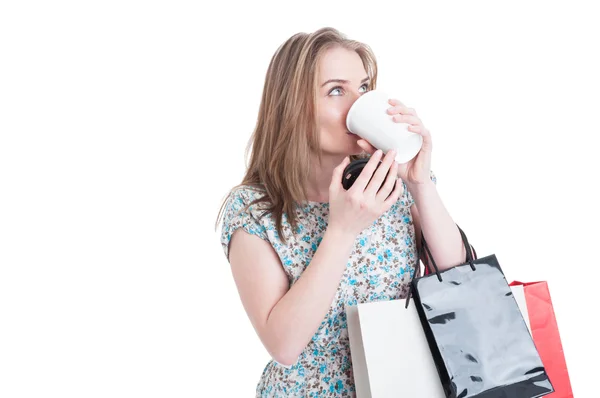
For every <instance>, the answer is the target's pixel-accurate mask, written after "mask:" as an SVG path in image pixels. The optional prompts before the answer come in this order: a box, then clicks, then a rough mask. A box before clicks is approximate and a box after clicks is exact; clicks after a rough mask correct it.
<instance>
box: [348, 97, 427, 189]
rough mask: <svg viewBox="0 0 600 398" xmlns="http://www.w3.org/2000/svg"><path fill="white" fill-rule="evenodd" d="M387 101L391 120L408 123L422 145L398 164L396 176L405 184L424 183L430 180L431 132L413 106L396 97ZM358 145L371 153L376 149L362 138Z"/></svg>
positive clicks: (409, 128)
mask: <svg viewBox="0 0 600 398" xmlns="http://www.w3.org/2000/svg"><path fill="white" fill-rule="evenodd" d="M388 102H389V104H390V105H391V107H390V108H389V109H388V110H387V113H388V114H389V115H390V116H391V117H392V120H393V121H394V122H396V123H407V124H409V126H408V130H409V131H411V132H413V133H417V134H419V135H421V136H422V137H423V145H422V146H421V149H420V150H419V153H418V154H417V156H415V157H414V158H412V159H411V160H409V161H408V162H407V163H402V164H399V165H398V177H400V178H401V179H402V180H403V181H404V182H406V183H407V184H423V183H426V182H428V181H430V170H431V149H432V142H431V134H430V133H429V130H427V129H426V128H425V126H424V125H423V122H422V121H421V119H419V117H418V116H417V113H416V112H415V110H414V109H413V108H408V107H406V106H405V105H404V104H403V103H402V102H400V101H398V100H396V99H390V100H389V101H388ZM358 145H359V146H360V147H361V148H362V149H364V150H365V152H367V153H369V154H371V155H372V154H373V153H374V152H375V151H376V150H377V148H375V147H374V146H373V145H371V144H370V143H369V142H368V141H366V140H364V139H360V140H358Z"/></svg>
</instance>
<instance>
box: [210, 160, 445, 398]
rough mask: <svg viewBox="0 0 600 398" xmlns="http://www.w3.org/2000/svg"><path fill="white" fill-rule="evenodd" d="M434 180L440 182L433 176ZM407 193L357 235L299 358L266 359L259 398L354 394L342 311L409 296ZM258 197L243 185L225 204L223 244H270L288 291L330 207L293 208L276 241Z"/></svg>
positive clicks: (412, 259)
mask: <svg viewBox="0 0 600 398" xmlns="http://www.w3.org/2000/svg"><path fill="white" fill-rule="evenodd" d="M431 179H432V181H433V182H434V183H437V179H436V177H435V175H434V174H433V172H432V173H431ZM403 186H404V194H403V195H402V196H401V197H400V199H399V200H398V201H397V202H396V203H395V204H394V205H393V206H392V207H391V209H390V210H389V211H387V212H386V213H385V214H383V215H382V216H381V217H380V218H379V219H377V220H376V221H375V222H374V223H373V224H372V225H371V226H370V227H368V228H366V229H365V230H364V231H362V232H361V233H360V234H359V235H358V236H357V237H356V241H355V244H354V248H353V250H352V253H351V255H350V257H349V258H348V262H347V266H346V271H345V272H344V275H343V276H342V279H341V281H340V285H339V287H338V290H337V292H336V295H335V298H334V300H333V302H332V305H331V307H330V309H329V312H328V313H327V315H326V316H325V319H323V322H322V323H321V325H320V326H319V329H318V330H317V332H316V333H315V335H314V336H313V338H312V340H311V341H310V342H309V343H308V345H307V346H306V348H305V349H304V351H303V352H302V353H301V355H300V357H299V358H298V360H297V361H296V363H295V364H293V365H292V366H291V367H286V366H283V365H281V364H279V363H277V362H276V361H274V360H271V361H270V362H269V363H268V364H267V366H266V367H265V369H264V371H263V374H262V377H261V379H260V381H259V383H258V385H257V389H256V396H257V397H292V396H293V397H354V396H355V395H356V394H355V389H354V379H353V375H352V358H351V355H350V345H349V341H348V327H347V323H346V310H345V309H346V307H347V306H352V305H356V304H358V303H366V302H373V301H381V300H394V299H399V298H404V297H406V295H407V293H408V287H409V282H410V279H411V278H412V276H413V274H414V272H415V266H416V262H417V253H416V241H415V233H414V227H413V222H412V216H411V213H410V206H411V205H412V204H413V203H414V200H413V199H412V197H411V195H410V192H409V191H408V189H406V185H405V184H404V182H403ZM262 195H263V193H262V192H259V191H256V190H254V189H252V188H250V187H241V188H238V189H237V190H235V191H234V192H232V193H231V195H230V196H229V197H228V199H227V203H226V205H225V206H226V207H225V212H224V218H223V225H222V229H221V244H222V246H223V250H224V252H225V256H226V257H228V254H229V242H230V240H231V236H232V234H233V233H234V232H235V231H236V230H237V229H238V228H242V229H243V230H245V231H246V232H248V233H250V234H253V235H256V236H258V237H260V238H262V239H264V240H265V241H267V242H269V243H270V244H271V245H272V246H273V248H274V249H275V251H276V252H277V254H278V256H279V259H280V260H281V264H282V267H283V269H284V271H285V273H286V275H287V277H288V279H289V282H290V286H291V285H292V284H293V283H295V282H296V281H297V280H298V278H299V277H300V276H301V275H302V272H303V271H304V270H305V269H306V267H307V266H308V264H309V263H310V261H311V259H312V257H313V255H314V254H315V252H316V250H317V248H318V247H319V244H320V243H321V240H322V238H323V234H324V233H325V230H326V229H327V220H328V217H329V203H320V202H305V203H304V204H303V205H302V206H298V208H297V210H296V214H297V215H298V220H299V223H298V227H297V229H296V231H294V232H295V233H293V234H292V231H291V226H290V224H289V222H288V221H287V217H286V216H285V215H284V217H283V232H284V233H285V236H286V238H287V241H286V244H283V243H282V242H281V240H280V239H279V235H278V233H277V230H276V228H275V222H274V219H273V218H271V215H265V216H264V217H262V218H261V215H262V214H263V209H261V208H260V206H261V205H257V204H255V205H252V206H250V207H249V208H247V209H245V210H244V208H245V206H246V205H248V204H249V203H250V202H251V201H253V200H254V199H256V198H259V197H260V196H262Z"/></svg>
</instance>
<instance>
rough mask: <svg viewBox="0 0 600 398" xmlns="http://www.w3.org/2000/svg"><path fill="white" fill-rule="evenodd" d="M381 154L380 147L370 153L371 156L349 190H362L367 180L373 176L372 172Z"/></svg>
mask: <svg viewBox="0 0 600 398" xmlns="http://www.w3.org/2000/svg"><path fill="white" fill-rule="evenodd" d="M382 154H383V152H382V151H381V149H378V150H377V151H375V153H374V154H373V155H371V158H370V159H369V161H368V162H367V164H366V165H365V167H364V168H363V169H362V171H361V172H360V174H359V175H358V178H357V179H356V181H354V184H352V187H351V188H350V190H351V191H358V192H364V190H365V188H366V187H367V184H368V183H369V180H370V179H371V177H372V176H373V172H374V171H375V169H376V168H377V165H378V164H379V160H381V156H382Z"/></svg>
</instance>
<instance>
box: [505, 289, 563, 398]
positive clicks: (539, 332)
mask: <svg viewBox="0 0 600 398" xmlns="http://www.w3.org/2000/svg"><path fill="white" fill-rule="evenodd" d="M517 285H523V290H524V292H525V301H526V302H527V311H528V312H529V323H530V324H531V334H532V337H533V341H534V342H535V346H536V348H537V350H538V353H539V354H540V358H541V359H542V362H543V363H544V368H545V369H546V373H547V374H548V377H549V378H550V382H551V383H552V386H553V387H554V392H553V393H551V394H548V395H547V397H552V398H573V392H572V390H571V381H570V380H569V372H568V370H567V363H566V361H565V355H564V353H563V348H562V343H561V340H560V334H559V332H558V324H557V323H556V317H555V316H554V307H552V299H551V298H550V291H549V290H548V283H546V282H529V283H523V282H519V281H514V282H512V283H510V286H517Z"/></svg>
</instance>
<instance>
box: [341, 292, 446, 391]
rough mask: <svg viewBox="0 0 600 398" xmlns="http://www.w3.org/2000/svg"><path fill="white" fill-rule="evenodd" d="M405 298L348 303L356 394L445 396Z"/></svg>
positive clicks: (410, 307)
mask: <svg viewBox="0 0 600 398" xmlns="http://www.w3.org/2000/svg"><path fill="white" fill-rule="evenodd" d="M405 302H406V300H403V299H400V300H389V301H378V302H372V303H366V304H358V305H354V306H347V307H346V320H347V323H348V338H349V340H350V355H351V357H352V371H353V374H354V386H355V388H356V396H357V398H397V397H412V398H421V397H423V398H444V397H445V395H444V390H443V389H442V384H441V383H440V380H439V377H438V374H437V371H436V368H435V364H434V362H433V357H432V356H431V351H430V350H429V346H428V344H427V340H426V338H425V335H424V334H423V328H422V327H421V322H420V321H419V316H418V314H417V311H416V307H415V305H409V306H408V308H406V305H405Z"/></svg>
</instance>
